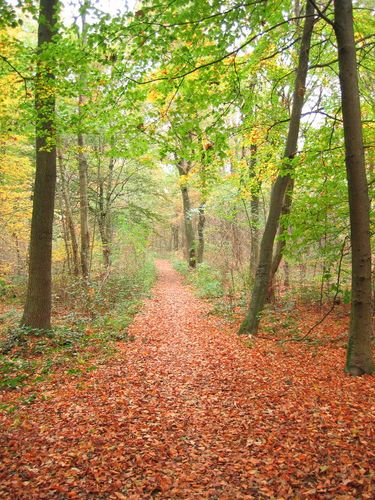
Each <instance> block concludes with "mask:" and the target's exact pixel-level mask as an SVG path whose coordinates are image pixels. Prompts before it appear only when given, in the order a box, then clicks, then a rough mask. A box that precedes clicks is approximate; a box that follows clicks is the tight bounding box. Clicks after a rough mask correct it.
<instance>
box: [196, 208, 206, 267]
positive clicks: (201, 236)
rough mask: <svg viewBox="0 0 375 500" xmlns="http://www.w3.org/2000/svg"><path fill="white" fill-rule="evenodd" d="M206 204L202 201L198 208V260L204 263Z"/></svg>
mask: <svg viewBox="0 0 375 500" xmlns="http://www.w3.org/2000/svg"><path fill="white" fill-rule="evenodd" d="M204 208H205V204H204V203H201V204H200V205H199V208H198V228H197V230H198V231H197V232H198V248H197V262H198V264H202V262H203V253H204V225H205V222H206V217H205V214H204Z"/></svg>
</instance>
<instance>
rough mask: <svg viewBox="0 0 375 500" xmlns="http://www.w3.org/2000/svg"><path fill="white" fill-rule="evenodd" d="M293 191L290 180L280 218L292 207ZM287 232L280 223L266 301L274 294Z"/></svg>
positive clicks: (292, 181)
mask: <svg viewBox="0 0 375 500" xmlns="http://www.w3.org/2000/svg"><path fill="white" fill-rule="evenodd" d="M293 189H294V179H291V180H290V184H289V186H288V187H287V191H286V193H285V199H284V204H283V208H282V209H281V216H282V217H283V216H284V215H289V214H290V209H291V207H292V201H293ZM287 230H288V225H287V224H285V223H284V222H281V224H280V227H279V239H278V240H277V242H276V248H275V251H274V253H273V257H272V264H271V271H270V281H269V285H268V296H267V301H271V300H272V299H273V297H274V294H275V290H274V279H275V274H276V273H277V270H278V269H279V266H280V263H281V260H282V258H283V253H284V249H285V237H284V234H285V232H286V231H287ZM288 281H289V280H288Z"/></svg>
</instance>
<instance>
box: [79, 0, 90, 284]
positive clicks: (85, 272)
mask: <svg viewBox="0 0 375 500" xmlns="http://www.w3.org/2000/svg"><path fill="white" fill-rule="evenodd" d="M88 5H89V4H88V2H87V1H84V2H83V4H82V7H81V12H80V13H81V21H82V33H81V43H82V47H84V46H85V45H86V38H87V36H86V35H87V26H86V12H87V8H88ZM84 84H85V74H84V72H82V74H81V75H80V87H81V88H84ZM84 104H85V99H84V96H83V95H81V94H80V95H79V97H78V116H79V131H78V135H77V145H78V171H79V205H80V229H81V271H82V276H83V278H84V279H86V278H88V276H89V273H90V266H89V261H90V231H89V202H88V180H87V175H88V165H87V159H86V155H85V151H84V147H85V141H84V137H83V133H82V130H81V127H82V118H83V110H82V106H83V105H84Z"/></svg>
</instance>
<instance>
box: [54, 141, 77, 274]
mask: <svg viewBox="0 0 375 500" xmlns="http://www.w3.org/2000/svg"><path fill="white" fill-rule="evenodd" d="M58 160H59V170H60V179H61V194H62V198H63V200H64V208H65V210H64V212H65V219H66V223H67V226H68V228H69V235H70V242H71V247H72V259H73V273H74V274H75V276H78V275H79V255H78V240H77V233H76V228H75V224H74V219H73V212H72V207H71V203H70V195H69V189H68V186H67V183H66V177H65V168H64V161H63V156H62V153H61V151H60V152H58Z"/></svg>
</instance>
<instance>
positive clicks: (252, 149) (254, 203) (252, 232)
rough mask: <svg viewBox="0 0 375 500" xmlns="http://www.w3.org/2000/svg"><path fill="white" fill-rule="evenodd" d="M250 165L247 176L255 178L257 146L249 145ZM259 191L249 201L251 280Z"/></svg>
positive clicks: (256, 247) (255, 260)
mask: <svg viewBox="0 0 375 500" xmlns="http://www.w3.org/2000/svg"><path fill="white" fill-rule="evenodd" d="M250 153H251V156H250V163H249V176H250V178H253V177H254V176H255V171H254V169H255V164H256V154H257V145H256V144H251V146H250ZM259 190H260V186H257V187H256V189H254V190H253V192H252V194H251V201H250V213H251V226H250V236H251V244H250V245H251V246H250V273H251V279H253V278H254V276H255V272H256V269H257V266H258V261H259Z"/></svg>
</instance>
